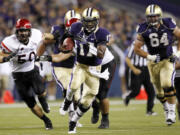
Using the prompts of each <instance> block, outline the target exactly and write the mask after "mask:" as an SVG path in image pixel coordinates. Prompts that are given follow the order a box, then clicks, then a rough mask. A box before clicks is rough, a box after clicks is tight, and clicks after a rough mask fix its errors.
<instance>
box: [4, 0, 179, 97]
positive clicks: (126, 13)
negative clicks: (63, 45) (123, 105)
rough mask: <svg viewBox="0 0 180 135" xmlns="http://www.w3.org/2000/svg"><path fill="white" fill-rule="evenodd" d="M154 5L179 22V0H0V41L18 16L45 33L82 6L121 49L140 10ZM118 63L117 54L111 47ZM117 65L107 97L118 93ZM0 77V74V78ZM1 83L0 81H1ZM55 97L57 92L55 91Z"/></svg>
mask: <svg viewBox="0 0 180 135" xmlns="http://www.w3.org/2000/svg"><path fill="white" fill-rule="evenodd" d="M152 3H155V4H158V5H159V6H160V7H162V10H163V13H164V16H170V17H173V18H174V19H175V20H176V21H177V25H178V26H179V25H180V20H179V17H180V8H179V6H180V1H179V0H89V1H87V0H0V41H2V40H3V38H4V37H5V36H8V35H11V34H12V33H13V32H14V26H15V22H16V20H17V19H18V18H22V17H24V18H28V19H29V20H30V21H31V23H32V25H33V27H34V28H38V29H40V30H41V31H42V32H49V31H50V28H51V26H52V25H58V24H61V23H63V17H64V13H65V12H66V11H67V10H69V9H75V10H76V11H79V12H81V11H82V10H83V9H85V8H86V7H90V6H91V7H95V8H97V9H98V10H99V11H100V14H101V19H100V26H102V27H105V28H107V29H108V30H109V31H110V32H111V34H112V35H113V37H114V38H115V44H116V45H117V46H118V47H119V48H120V49H121V50H123V51H125V49H126V48H127V47H128V46H129V45H130V44H131V42H132V41H133V39H134V35H135V29H136V26H137V24H138V23H140V22H142V21H143V20H144V18H145V17H144V11H145V8H146V6H147V5H148V4H152ZM111 50H112V52H113V54H114V55H115V57H116V61H117V63H120V60H119V57H118V55H117V53H116V52H115V51H113V49H111ZM118 68H119V67H117V69H116V73H115V78H114V80H113V82H112V87H111V90H110V92H109V96H118V97H119V96H121V89H120V85H121V83H120V79H119V69H118ZM8 69H9V68H8V66H7V65H6V66H5V65H4V64H1V65H0V76H3V75H7V76H8V77H9V79H10V80H9V82H11V83H10V85H8V89H10V90H11V91H13V89H14V87H13V83H12V81H13V80H12V79H11V77H10V75H9V72H8ZM0 78H1V77H0ZM1 85H2V83H1ZM57 96H58V97H61V92H60V90H58V93H57Z"/></svg>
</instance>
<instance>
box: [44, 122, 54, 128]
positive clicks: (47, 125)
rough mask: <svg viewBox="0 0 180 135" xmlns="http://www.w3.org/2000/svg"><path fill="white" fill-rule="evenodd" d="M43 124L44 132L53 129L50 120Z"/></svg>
mask: <svg viewBox="0 0 180 135" xmlns="http://www.w3.org/2000/svg"><path fill="white" fill-rule="evenodd" d="M44 124H45V128H46V130H51V129H53V125H52V122H51V120H50V119H48V120H46V121H45V122H44Z"/></svg>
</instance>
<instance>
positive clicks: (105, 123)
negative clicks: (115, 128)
mask: <svg viewBox="0 0 180 135" xmlns="http://www.w3.org/2000/svg"><path fill="white" fill-rule="evenodd" d="M98 128H99V129H106V128H109V120H108V119H106V120H103V119H102V120H101V125H100V126H99V127H98Z"/></svg>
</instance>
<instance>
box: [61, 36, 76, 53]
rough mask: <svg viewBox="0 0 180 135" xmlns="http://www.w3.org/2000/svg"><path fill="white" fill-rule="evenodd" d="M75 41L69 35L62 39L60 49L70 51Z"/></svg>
mask: <svg viewBox="0 0 180 135" xmlns="http://www.w3.org/2000/svg"><path fill="white" fill-rule="evenodd" d="M74 45H75V43H74V40H73V39H72V38H70V37H67V38H65V39H64V41H63V44H62V45H61V46H60V50H61V51H65V52H67V51H72V50H73V47H74Z"/></svg>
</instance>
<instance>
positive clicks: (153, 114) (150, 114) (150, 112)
mask: <svg viewBox="0 0 180 135" xmlns="http://www.w3.org/2000/svg"><path fill="white" fill-rule="evenodd" d="M146 115H147V116H156V115H157V113H156V112H154V111H148V112H147V113H146Z"/></svg>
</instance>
